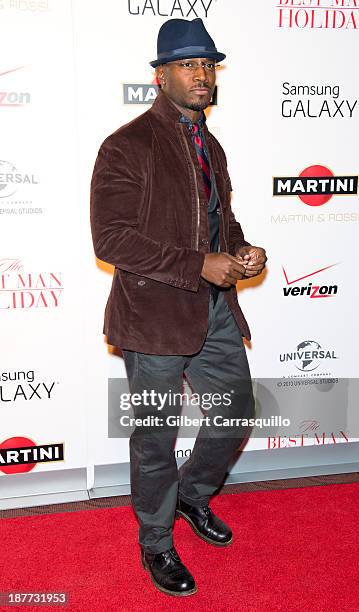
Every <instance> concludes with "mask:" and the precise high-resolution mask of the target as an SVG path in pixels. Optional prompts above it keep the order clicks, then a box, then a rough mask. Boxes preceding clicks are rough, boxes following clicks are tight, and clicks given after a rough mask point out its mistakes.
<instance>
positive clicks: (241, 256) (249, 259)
mask: <svg viewBox="0 0 359 612" xmlns="http://www.w3.org/2000/svg"><path fill="white" fill-rule="evenodd" d="M236 258H237V261H238V262H239V263H240V264H242V265H243V266H244V267H245V277H246V278H250V277H252V276H257V275H258V274H260V273H261V272H262V271H263V269H264V266H265V265H266V261H267V256H266V252H265V250H264V249H262V247H255V246H244V247H241V248H240V249H238V251H237V252H236Z"/></svg>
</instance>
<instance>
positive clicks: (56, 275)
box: [0, 257, 64, 311]
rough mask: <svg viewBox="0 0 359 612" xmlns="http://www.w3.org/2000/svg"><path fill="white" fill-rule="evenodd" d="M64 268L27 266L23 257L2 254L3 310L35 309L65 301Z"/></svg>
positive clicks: (0, 288) (0, 301) (0, 298)
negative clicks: (52, 268) (62, 271)
mask: <svg viewBox="0 0 359 612" xmlns="http://www.w3.org/2000/svg"><path fill="white" fill-rule="evenodd" d="M63 291H64V286H63V281H62V275H61V272H58V271H51V270H48V269H47V270H27V269H26V268H25V266H24V264H23V262H22V260H21V259H18V258H10V257H0V310H20V311H21V310H22V311H24V310H36V309H39V308H40V309H43V308H59V307H60V306H61V305H62V298H63Z"/></svg>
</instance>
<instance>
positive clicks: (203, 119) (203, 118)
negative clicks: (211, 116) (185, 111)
mask: <svg viewBox="0 0 359 612" xmlns="http://www.w3.org/2000/svg"><path fill="white" fill-rule="evenodd" d="M179 120H180V123H187V124H188V128H189V129H191V127H192V125H193V121H191V119H190V118H189V117H186V115H181V117H180V119H179ZM205 122H206V115H205V114H204V112H203V111H202V114H201V116H200V118H199V119H198V121H197V122H196V123H198V125H199V127H200V129H201V128H203V126H204V124H205Z"/></svg>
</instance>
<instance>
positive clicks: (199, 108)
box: [185, 102, 208, 112]
mask: <svg viewBox="0 0 359 612" xmlns="http://www.w3.org/2000/svg"><path fill="white" fill-rule="evenodd" d="M207 106H208V104H207V102H205V103H204V104H195V103H193V104H186V106H185V108H188V109H189V110H193V111H197V112H198V111H203V110H204V109H205V108H207Z"/></svg>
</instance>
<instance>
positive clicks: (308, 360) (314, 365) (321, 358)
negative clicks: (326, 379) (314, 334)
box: [279, 340, 338, 376]
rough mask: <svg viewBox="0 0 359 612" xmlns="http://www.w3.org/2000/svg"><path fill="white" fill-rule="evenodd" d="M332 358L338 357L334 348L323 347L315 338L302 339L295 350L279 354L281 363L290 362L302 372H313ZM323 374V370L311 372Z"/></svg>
mask: <svg viewBox="0 0 359 612" xmlns="http://www.w3.org/2000/svg"><path fill="white" fill-rule="evenodd" d="M334 359H338V357H337V355H336V354H335V352H334V350H332V349H324V348H323V347H322V346H321V345H320V344H319V342H317V341H316V340H303V342H300V343H299V344H298V345H297V347H296V349H295V351H293V352H291V353H281V354H280V355H279V361H280V362H281V363H285V364H287V363H292V364H293V366H294V367H295V368H296V369H297V370H299V371H300V372H303V373H307V372H313V371H314V370H317V369H318V368H319V366H321V365H323V364H324V365H325V366H327V364H328V363H331V362H332V360H334ZM323 375H324V374H323V372H321V373H320V374H313V376H323ZM325 375H330V372H326V373H325ZM303 376H305V374H303Z"/></svg>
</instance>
